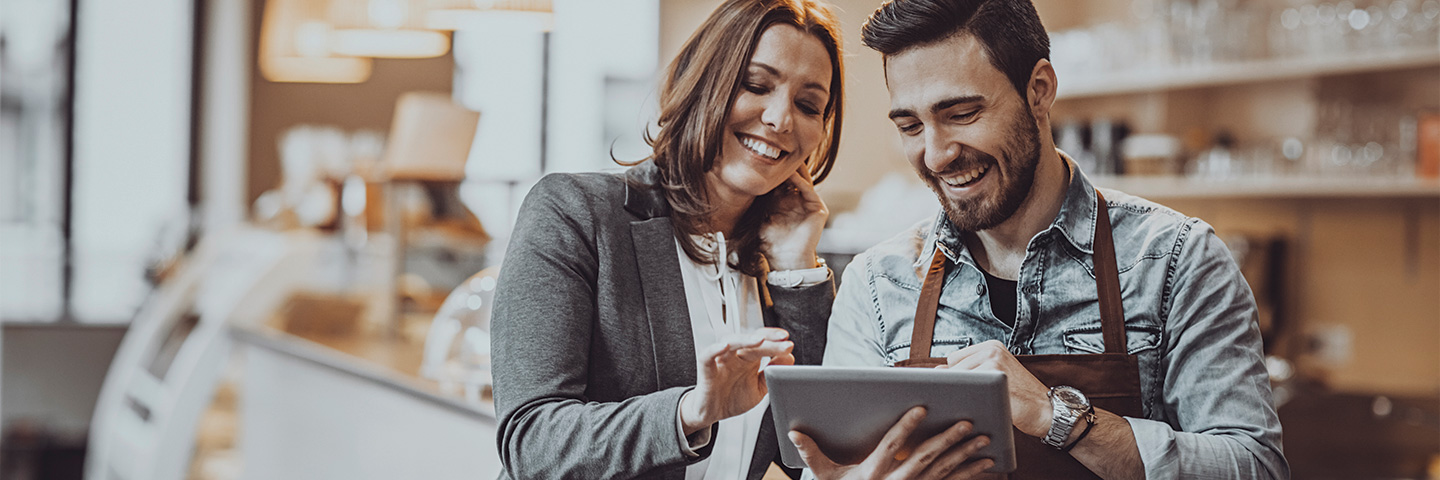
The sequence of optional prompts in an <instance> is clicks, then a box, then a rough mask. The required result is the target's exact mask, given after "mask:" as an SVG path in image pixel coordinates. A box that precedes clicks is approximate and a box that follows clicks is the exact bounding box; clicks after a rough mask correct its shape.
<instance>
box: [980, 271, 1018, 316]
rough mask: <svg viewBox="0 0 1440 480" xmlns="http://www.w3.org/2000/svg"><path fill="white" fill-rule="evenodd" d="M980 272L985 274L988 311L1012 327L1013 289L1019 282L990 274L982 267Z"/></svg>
mask: <svg viewBox="0 0 1440 480" xmlns="http://www.w3.org/2000/svg"><path fill="white" fill-rule="evenodd" d="M980 273H984V274H985V290H987V291H989V292H990V311H991V312H993V313H994V314H995V318H998V319H1000V321H1001V322H1005V324H1006V325H1009V326H1011V327H1014V326H1015V290H1016V286H1017V285H1018V284H1019V282H1016V281H1014V280H1006V279H1003V278H1000V277H997V276H994V275H991V274H990V272H987V271H985V269H983V268H982V269H980Z"/></svg>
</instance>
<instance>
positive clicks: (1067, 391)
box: [1054, 387, 1090, 410]
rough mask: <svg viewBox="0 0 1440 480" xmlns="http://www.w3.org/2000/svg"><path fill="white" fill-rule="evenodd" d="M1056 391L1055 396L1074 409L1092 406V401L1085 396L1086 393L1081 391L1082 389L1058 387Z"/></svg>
mask: <svg viewBox="0 0 1440 480" xmlns="http://www.w3.org/2000/svg"><path fill="white" fill-rule="evenodd" d="M1054 392H1055V398H1057V399H1059V400H1060V402H1061V403H1064V404H1065V406H1067V407H1070V409H1072V410H1084V409H1086V408H1089V407H1090V401H1089V400H1088V399H1086V398H1085V394H1083V393H1080V390H1076V389H1075V388H1074V387H1056V388H1055V390H1054Z"/></svg>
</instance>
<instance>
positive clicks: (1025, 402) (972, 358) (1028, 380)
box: [938, 340, 1055, 438]
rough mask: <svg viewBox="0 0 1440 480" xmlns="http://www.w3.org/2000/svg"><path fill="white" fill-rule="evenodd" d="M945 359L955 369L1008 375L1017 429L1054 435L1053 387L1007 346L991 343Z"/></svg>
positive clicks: (1007, 380) (995, 342)
mask: <svg viewBox="0 0 1440 480" xmlns="http://www.w3.org/2000/svg"><path fill="white" fill-rule="evenodd" d="M945 358H946V360H948V362H949V366H948V368H951V369H957V370H967V371H971V370H980V371H986V370H988V371H998V372H1003V373H1005V377H1006V383H1008V384H1009V385H1010V412H1011V415H1012V418H1013V421H1014V423H1015V428H1018V429H1020V431H1021V432H1024V433H1025V434H1026V435H1030V436H1032V437H1039V438H1044V437H1045V435H1047V434H1049V433H1050V422H1051V420H1052V417H1054V416H1055V410H1054V408H1053V407H1052V406H1051V403H1050V387H1047V386H1045V384H1044V383H1041V382H1040V379H1038V378H1035V375H1033V374H1031V373H1030V371H1029V370H1026V369H1025V366H1024V365H1021V364H1020V360H1018V359H1016V358H1015V356H1014V355H1011V354H1010V350H1007V349H1006V348H1005V344H1003V343H1000V341H999V340H990V341H987V342H984V343H980V344H976V345H971V346H969V347H965V348H962V349H960V350H956V351H954V352H951V353H950V354H949V355H946V356H945ZM938 368H947V367H938Z"/></svg>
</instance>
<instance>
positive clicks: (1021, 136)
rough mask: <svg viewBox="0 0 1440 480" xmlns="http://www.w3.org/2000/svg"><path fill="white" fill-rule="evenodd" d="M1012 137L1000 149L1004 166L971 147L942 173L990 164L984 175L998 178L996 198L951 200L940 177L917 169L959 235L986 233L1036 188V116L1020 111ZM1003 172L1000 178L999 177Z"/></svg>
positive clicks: (962, 152)
mask: <svg viewBox="0 0 1440 480" xmlns="http://www.w3.org/2000/svg"><path fill="white" fill-rule="evenodd" d="M1010 131H1011V134H1010V135H1008V136H1009V138H1008V139H1007V141H1006V142H1005V144H1004V145H1003V146H1002V147H1001V152H1000V155H1001V157H1002V158H1003V161H1004V163H1003V165H1002V164H1001V162H1000V161H997V160H996V159H995V157H993V156H991V155H990V154H987V153H985V152H981V151H979V150H976V149H973V148H968V147H965V148H961V150H960V158H957V159H955V160H954V161H952V162H950V168H948V169H946V171H945V172H942V173H950V172H958V171H963V170H967V169H970V168H974V167H977V166H980V165H990V170H989V171H987V172H985V175H986V176H991V175H999V177H997V178H995V179H994V180H998V181H999V182H1000V192H999V195H998V196H995V195H991V196H983V197H972V198H965V199H954V198H950V197H949V196H948V195H946V194H945V193H944V192H945V188H944V186H943V184H942V182H941V180H940V176H939V175H938V174H936V173H934V172H931V171H928V170H923V169H922V170H920V172H919V173H920V178H921V179H922V180H924V181H925V183H926V185H927V186H929V187H930V190H931V191H933V192H935V196H936V197H937V198H939V200H940V205H941V206H942V207H943V208H944V209H945V218H948V219H949V220H950V223H951V224H953V225H954V226H955V228H956V229H958V230H959V231H962V232H975V231H980V230H988V229H990V228H994V227H995V226H996V225H999V224H1001V223H1003V222H1004V221H1005V220H1008V219H1009V218H1010V216H1011V215H1014V214H1015V211H1016V210H1019V209H1020V204H1021V203H1024V202H1025V198H1026V197H1028V196H1030V189H1031V188H1033V187H1034V186H1035V168H1036V167H1037V166H1038V165H1039V164H1040V129H1039V127H1037V126H1036V125H1035V116H1034V115H1032V114H1031V113H1030V111H1029V110H1027V109H1023V108H1022V109H1020V113H1019V114H1017V115H1015V121H1014V122H1013V124H1012V125H1011V128H1010ZM1002 173H1003V175H1002Z"/></svg>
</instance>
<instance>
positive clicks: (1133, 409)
mask: <svg viewBox="0 0 1440 480" xmlns="http://www.w3.org/2000/svg"><path fill="white" fill-rule="evenodd" d="M1095 196H1096V199H1097V200H1098V201H1099V207H1100V208H1096V221H1095V242H1094V243H1095V255H1094V257H1093V258H1094V262H1095V288H1096V290H1097V291H1098V292H1099V295H1100V325H1101V331H1102V332H1103V339H1104V341H1105V353H1097V354H1081V355H1016V357H1015V358H1017V359H1019V360H1020V363H1021V364H1023V365H1024V366H1025V368H1026V369H1027V370H1029V371H1030V373H1031V374H1034V375H1035V377H1036V378H1038V379H1040V382H1042V383H1044V384H1045V385H1046V386H1051V387H1054V386H1057V385H1069V386H1072V387H1075V388H1078V389H1080V391H1081V392H1082V393H1084V394H1085V396H1086V397H1087V398H1089V399H1090V403H1091V404H1092V405H1094V406H1095V408H1099V409H1104V410H1106V411H1109V412H1111V413H1114V414H1116V415H1122V416H1130V417H1140V416H1142V413H1143V412H1142V408H1141V403H1140V363H1139V359H1138V358H1137V357H1136V356H1134V355H1129V354H1126V351H1125V311H1124V308H1123V307H1122V306H1121V305H1120V272H1119V270H1118V268H1117V267H1116V264H1115V242H1114V240H1112V239H1111V235H1110V214H1109V212H1108V211H1107V208H1105V207H1106V205H1105V197H1102V196H1100V192H1098V191H1097V192H1095ZM945 261H946V258H945V255H944V254H943V253H941V252H940V249H939V248H936V249H935V256H934V258H933V259H931V261H930V270H929V271H928V272H926V274H925V283H924V285H923V286H922V287H921V289H920V305H919V307H917V308H916V309H915V325H914V331H913V332H912V333H911V341H910V358H909V359H908V360H903V361H901V362H899V363H896V364H895V366H897V367H925V368H934V367H936V366H939V365H945V364H946V361H945V358H943V357H930V356H929V354H930V346H931V340H932V339H933V337H934V335H935V311H936V308H937V307H938V306H939V304H940V292H941V287H942V284H943V282H944V279H945ZM1075 428H1077V429H1082V428H1085V421H1084V420H1083V419H1081V420H1080V421H1079V422H1077V423H1076V426H1075ZM1014 436H1015V460H1016V464H1017V468H1016V469H1015V472H1014V473H1011V474H1010V478H1011V479H1016V480H1019V479H1033V478H1046V479H1049V478H1064V479H1070V478H1100V477H1099V476H1096V475H1095V474H1094V473H1092V472H1091V471H1090V470H1089V469H1087V468H1085V466H1084V465H1082V464H1081V463H1080V462H1079V461H1077V460H1075V458H1074V457H1071V456H1070V454H1068V453H1062V452H1061V451H1059V450H1056V449H1055V448H1053V447H1050V446H1049V445H1045V444H1044V443H1043V442H1041V439H1040V438H1036V437H1031V436H1029V435H1026V434H1024V433H1021V432H1020V431H1019V430H1015V435H1014Z"/></svg>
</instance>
